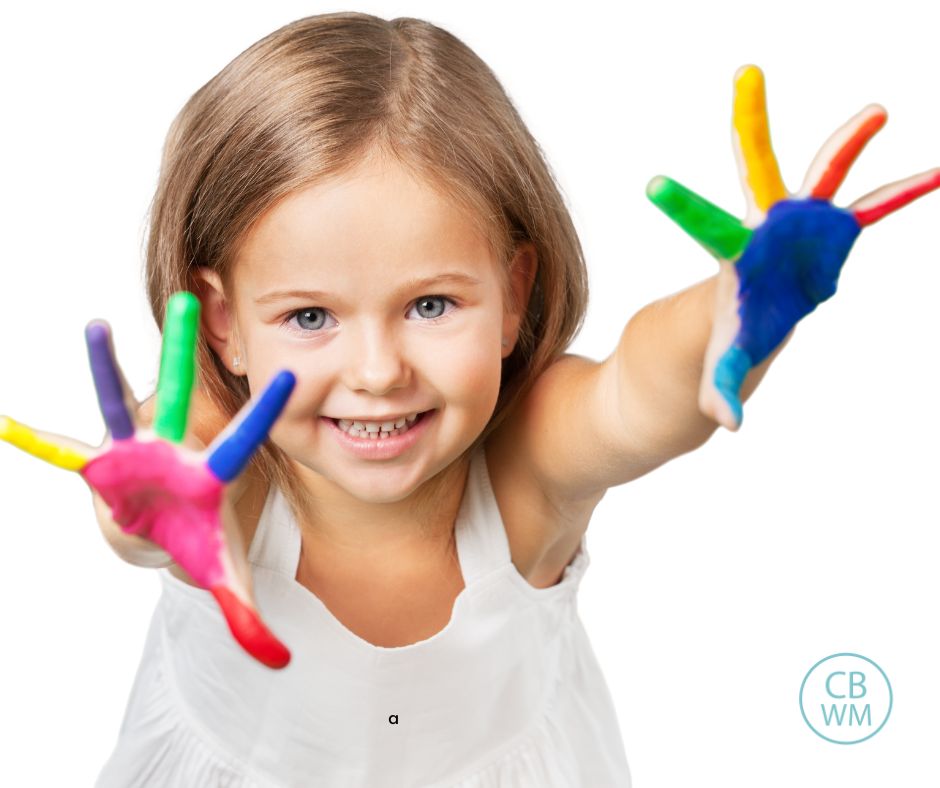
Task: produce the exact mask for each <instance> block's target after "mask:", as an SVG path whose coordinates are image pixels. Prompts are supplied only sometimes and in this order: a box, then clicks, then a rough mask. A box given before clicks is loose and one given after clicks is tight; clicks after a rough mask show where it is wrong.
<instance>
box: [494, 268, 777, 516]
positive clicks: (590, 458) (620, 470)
mask: <svg viewBox="0 0 940 788" xmlns="http://www.w3.org/2000/svg"><path fill="white" fill-rule="evenodd" d="M718 282H719V277H718V275H715V276H713V277H710V278H709V279H706V280H704V281H702V282H699V283H697V284H695V285H692V286H691V287H688V288H686V289H685V290H681V291H679V292H678V293H674V294H673V295H670V296H667V297H665V298H662V299H660V300H658V301H654V302H653V303H651V304H649V305H647V306H645V307H644V308H643V309H641V310H640V311H639V312H637V313H636V314H635V315H634V316H633V317H632V318H631V319H630V320H629V322H628V323H627V325H626V327H625V328H624V330H623V332H622V334H621V337H620V341H619V343H618V344H617V347H616V348H615V350H614V352H613V353H612V354H611V355H610V356H609V357H608V358H607V359H606V360H604V361H602V362H596V361H593V360H591V359H588V358H585V357H583V356H576V355H565V356H563V357H562V358H561V359H559V360H558V361H557V362H556V363H555V364H553V365H552V366H551V367H550V368H549V369H548V370H546V372H545V373H544V374H543V375H542V376H541V377H540V378H539V379H538V381H536V383H535V385H534V386H533V388H532V390H531V392H530V393H529V395H528V396H527V397H526V398H525V400H524V401H523V402H522V403H521V404H520V406H519V410H518V412H517V414H516V418H515V419H513V420H512V422H508V423H506V427H505V432H506V433H507V434H506V435H504V438H505V440H506V442H507V445H513V446H515V447H517V448H516V451H517V452H518V456H520V457H524V458H525V462H526V464H527V465H528V467H529V468H531V471H532V473H533V476H534V477H535V479H536V480H537V482H538V485H539V487H540V488H541V489H542V490H543V491H544V493H545V495H546V497H548V498H549V499H550V500H552V501H553V503H555V504H556V506H557V508H558V509H559V510H560V511H566V510H569V509H570V508H571V507H575V508H577V507H578V506H579V505H580V504H581V503H582V502H595V503H596V501H597V500H599V499H600V497H602V496H603V493H604V491H605V490H607V489H608V488H610V487H616V486H618V485H621V484H625V483H626V482H629V481H631V480H633V479H636V478H637V477H639V476H642V475H643V474H645V473H648V472H649V471H651V470H653V469H654V468H657V467H659V466H660V465H662V464H663V463H665V462H668V461H669V460H671V459H673V458H674V457H678V456H679V455H681V454H685V453H686V452H689V451H692V450H693V449H697V448H698V447H699V446H701V445H702V444H704V443H705V441H707V440H708V438H709V437H711V435H712V433H714V432H715V430H716V429H717V428H718V426H719V425H718V423H717V422H715V421H713V420H712V419H710V418H708V417H706V416H704V415H703V414H702V412H701V410H700V408H699V387H700V385H701V379H702V372H703V367H704V358H705V351H706V346H707V344H708V341H709V336H710V334H711V330H712V323H713V316H714V311H715V299H716V290H717V285H718ZM791 336H792V331H791V332H790V334H788V335H787V337H786V338H785V339H784V341H783V342H781V344H780V345H779V346H778V347H777V348H776V349H775V350H774V351H773V353H771V354H770V355H769V356H768V357H767V358H766V359H765V360H764V361H763V362H762V363H761V364H759V365H758V366H756V367H754V368H753V369H752V370H751V371H750V372H749V373H748V375H747V376H746V378H745V380H744V383H743V385H742V387H741V400H742V401H745V400H747V399H748V397H750V395H751V394H752V393H753V391H754V389H756V388H757V385H758V383H759V382H760V381H761V379H762V378H763V377H764V374H765V373H766V372H767V369H768V367H769V366H770V364H771V362H772V361H773V360H774V359H775V358H776V356H777V354H778V353H779V352H780V350H781V349H782V348H783V346H784V345H785V344H786V343H787V342H788V341H789V339H790V337H791Z"/></svg>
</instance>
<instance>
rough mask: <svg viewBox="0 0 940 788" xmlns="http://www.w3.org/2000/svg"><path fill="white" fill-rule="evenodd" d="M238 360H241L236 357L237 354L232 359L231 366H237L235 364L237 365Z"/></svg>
mask: <svg viewBox="0 0 940 788" xmlns="http://www.w3.org/2000/svg"><path fill="white" fill-rule="evenodd" d="M240 361H241V360H240V359H239V358H238V356H235V358H233V359H232V366H233V367H237V366H238V365H239V363H240Z"/></svg>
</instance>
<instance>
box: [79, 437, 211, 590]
mask: <svg viewBox="0 0 940 788" xmlns="http://www.w3.org/2000/svg"><path fill="white" fill-rule="evenodd" d="M196 460H197V462H193V461H192V460H190V459H189V458H187V457H185V456H183V454H182V453H181V451H180V448H179V447H175V446H173V445H172V444H170V443H168V442H166V441H163V440H159V439H157V440H141V439H139V438H138V437H137V436H136V435H135V436H133V437H131V438H128V439H126V440H122V441H115V442H114V443H113V445H112V446H111V448H110V449H109V450H108V451H106V452H105V453H104V454H101V455H99V456H98V457H96V458H95V459H93V460H91V461H90V462H89V463H88V464H87V465H86V466H85V467H84V468H82V470H81V471H80V473H81V475H82V476H83V477H84V478H85V481H87V482H88V484H89V485H91V486H92V487H93V488H94V489H95V490H97V492H98V493H99V494H100V495H101V497H102V498H104V500H105V502H106V503H107V504H108V506H109V507H110V508H111V514H112V516H113V517H114V520H115V522H117V523H118V524H119V525H120V526H121V528H122V530H123V531H124V532H125V533H129V534H134V535H136V536H142V537H144V538H145V539H149V540H150V541H152V542H154V543H155V544H158V545H160V546H161V547H162V548H163V549H164V550H166V551H167V552H168V553H169V554H170V556H171V557H172V558H173V560H174V561H176V563H178V564H179V565H180V566H181V567H182V568H183V569H185V570H186V572H187V573H188V574H189V575H190V576H191V577H192V578H193V580H195V581H196V582H197V583H198V584H199V585H200V586H202V587H203V588H209V589H211V588H213V587H215V586H217V585H219V584H220V583H222V582H224V579H225V574H226V573H225V568H224V567H223V565H222V561H221V553H222V550H223V547H224V545H223V542H224V536H223V530H222V520H221V516H220V511H221V507H222V499H223V495H224V490H225V487H224V485H223V484H222V483H221V482H220V481H219V480H218V479H216V477H215V476H213V475H212V473H210V472H209V470H208V468H207V467H206V466H205V463H204V462H201V461H199V457H198V455H196Z"/></svg>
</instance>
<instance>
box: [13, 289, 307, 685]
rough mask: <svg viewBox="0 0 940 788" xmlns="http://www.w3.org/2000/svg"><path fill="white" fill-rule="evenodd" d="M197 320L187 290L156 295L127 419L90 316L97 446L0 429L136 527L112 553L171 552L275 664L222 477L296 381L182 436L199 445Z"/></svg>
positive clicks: (113, 366) (102, 330) (288, 377)
mask: <svg viewBox="0 0 940 788" xmlns="http://www.w3.org/2000/svg"><path fill="white" fill-rule="evenodd" d="M198 325H199V301H198V300H197V299H196V297H195V296H193V295H192V294H191V293H176V294H175V295H174V296H173V297H172V298H171V299H170V300H169V302H168V303H167V309H166V319H165V321H164V331H163V350H162V357H161V361H160V377H159V381H158V384H157V394H156V405H155V412H154V421H153V428H152V429H144V428H142V427H140V426H138V425H137V424H136V423H135V420H134V418H133V415H132V414H134V413H135V411H136V407H135V405H136V403H135V401H134V398H133V395H132V394H131V393H130V390H129V388H128V386H127V384H126V382H125V381H124V378H123V375H122V374H121V371H120V369H119V367H118V365H117V362H116V361H115V358H114V351H113V348H112V345H111V337H110V330H109V328H108V325H107V323H104V322H101V321H94V322H92V323H89V325H88V326H87V328H86V330H85V337H86V341H87V344H88V353H89V360H90V362H91V368H92V374H93V376H94V380H95V388H96V389H97V392H98V403H99V405H100V407H101V412H102V414H103V416H104V420H105V423H106V424H107V427H108V433H109V434H108V436H107V437H106V438H105V441H104V443H103V444H102V446H101V447H100V448H98V449H95V448H93V447H91V446H87V445H85V444H83V443H80V442H78V441H75V440H72V439H69V438H64V437H62V436H58V435H51V434H49V433H40V432H38V431H34V430H31V429H30V428H28V427H26V426H24V425H21V424H17V423H16V422H14V421H13V420H12V419H8V418H5V417H0V438H3V439H4V440H6V441H8V442H10V443H12V444H14V445H15V446H18V447H19V448H21V449H24V450H25V451H27V452H29V453H30V454H33V455H35V456H37V457H39V458H40V459H43V460H46V461H47V462H50V463H52V464H54V465H57V466H59V467H62V468H66V469H67V470H73V471H77V472H78V473H80V474H81V476H82V478H83V479H84V480H85V481H86V482H87V483H88V485H89V486H90V487H91V489H92V491H93V493H94V494H95V497H96V509H98V510H99V515H101V514H102V512H101V511H100V507H101V505H102V503H101V502H102V501H103V503H104V504H105V505H106V506H107V507H109V508H110V518H104V519H103V520H102V522H103V525H102V527H103V528H104V527H105V525H104V523H108V522H110V523H114V524H116V525H117V526H118V527H119V528H120V530H121V531H122V532H123V534H127V535H133V536H134V537H136V538H137V539H139V542H137V544H136V545H134V546H133V547H132V548H131V549H130V550H129V551H128V552H130V554H129V555H127V554H125V555H123V557H125V558H126V559H127V560H130V561H131V562H132V563H138V564H142V565H149V566H165V565H166V564H167V563H168V560H170V559H171V560H173V561H176V563H177V564H178V565H179V566H180V567H181V568H182V569H183V570H185V571H186V572H187V573H188V574H189V575H190V577H192V579H193V580H194V581H195V583H196V584H197V585H199V586H201V587H203V588H206V589H208V590H209V591H210V592H211V593H212V595H213V596H214V597H215V599H216V601H217V602H218V603H219V606H220V608H221V609H222V613H223V615H224V616H225V619H226V622H227V623H228V626H229V629H230V630H231V632H232V634H233V636H234V637H235V639H236V640H237V641H238V643H239V644H241V646H242V647H243V648H244V649H245V650H246V651H247V652H248V653H249V654H251V655H252V656H253V657H255V659H257V660H259V661H260V662H262V663H263V664H265V665H267V666H268V667H272V668H282V667H284V666H285V665H287V663H288V662H289V660H290V652H289V651H288V650H287V648H286V647H285V646H284V645H283V644H282V643H281V642H280V641H279V640H278V639H277V638H276V637H275V636H274V635H273V634H272V633H271V632H270V630H268V628H267V627H266V626H265V624H264V623H263V622H262V621H261V618H260V616H259V615H258V611H257V607H256V605H255V603H254V599H253V594H252V589H251V573H250V571H249V568H248V564H247V560H246V556H245V553H244V549H243V546H242V544H241V540H240V538H239V531H238V526H237V522H236V519H235V512H234V509H233V506H232V503H231V501H230V500H229V497H228V496H227V495H226V489H227V485H228V484H229V483H230V482H232V481H233V480H234V479H235V477H236V476H238V474H239V473H240V472H241V471H242V469H243V468H244V467H245V465H246V464H247V463H248V461H249V460H250V458H251V456H252V454H253V453H254V452H255V450H256V449H257V448H258V446H259V445H260V444H261V443H262V442H263V441H264V439H265V438H266V437H267V434H268V431H269V429H270V428H271V425H272V424H273V423H274V421H275V420H276V419H277V417H278V416H279V415H280V413H281V410H282V409H283V407H284V405H285V404H286V402H287V399H288V397H289V396H290V393H291V391H292V390H293V387H294V384H295V382H296V381H295V378H294V375H293V374H292V373H291V372H288V371H282V372H280V373H279V374H278V375H277V376H275V378H274V379H273V380H272V381H271V383H270V384H269V385H268V387H267V389H265V391H264V392H263V393H262V394H261V396H260V397H259V398H257V400H255V399H253V400H252V401H251V402H249V403H247V404H246V405H245V407H244V408H242V410H241V411H240V412H239V414H238V416H236V418H235V420H234V421H233V422H232V423H231V424H230V425H229V426H228V428H226V429H225V430H223V432H222V433H221V434H220V435H218V437H216V439H215V440H214V441H213V442H212V444H211V445H210V446H209V447H208V448H206V449H204V450H201V451H197V450H195V449H194V448H189V447H187V446H185V445H183V444H184V441H185V442H188V443H190V444H191V445H192V444H193V443H196V445H199V444H198V442H196V441H194V440H193V436H192V435H191V434H189V433H188V432H187V421H188V415H189V405H190V399H191V396H192V391H193V385H194V382H195V349H196V338H197V335H198ZM105 535H106V536H107V533H106V534H105Z"/></svg>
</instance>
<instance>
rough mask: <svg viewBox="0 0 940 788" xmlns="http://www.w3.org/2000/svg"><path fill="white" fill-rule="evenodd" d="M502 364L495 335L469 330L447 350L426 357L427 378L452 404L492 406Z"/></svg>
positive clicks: (496, 392)
mask: <svg viewBox="0 0 940 788" xmlns="http://www.w3.org/2000/svg"><path fill="white" fill-rule="evenodd" d="M501 366H502V359H501V357H500V354H499V339H498V337H497V338H494V337H490V336H486V335H480V334H475V333H473V332H469V331H468V332H466V333H463V334H461V335H460V336H459V337H454V339H453V341H452V342H449V343H448V345H447V352H446V353H437V354H435V356H434V357H433V358H431V359H429V361H428V363H427V364H426V365H425V368H426V379H427V380H429V381H431V382H432V384H433V385H434V386H435V387H436V388H438V389H439V390H440V392H441V394H443V395H444V397H445V398H446V399H447V400H448V402H449V404H450V405H452V406H453V405H457V406H460V405H463V406H467V407H481V406H485V405H490V406H492V407H495V405H496V399H497V397H498V395H499V382H500V371H501Z"/></svg>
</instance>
